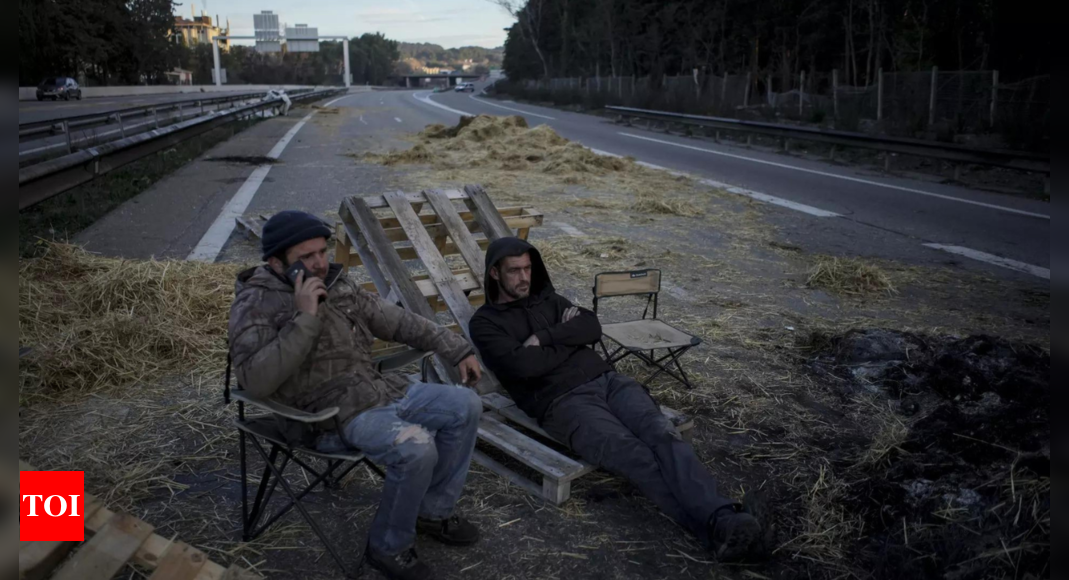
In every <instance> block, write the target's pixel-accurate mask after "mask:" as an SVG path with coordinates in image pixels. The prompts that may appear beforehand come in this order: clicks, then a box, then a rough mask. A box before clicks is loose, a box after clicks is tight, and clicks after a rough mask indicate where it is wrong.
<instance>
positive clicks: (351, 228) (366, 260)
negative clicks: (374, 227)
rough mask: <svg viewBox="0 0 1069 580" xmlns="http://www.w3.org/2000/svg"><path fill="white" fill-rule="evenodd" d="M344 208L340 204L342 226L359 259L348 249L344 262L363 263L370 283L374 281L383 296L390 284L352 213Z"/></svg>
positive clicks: (350, 263) (387, 291)
mask: <svg viewBox="0 0 1069 580" xmlns="http://www.w3.org/2000/svg"><path fill="white" fill-rule="evenodd" d="M344 210H345V207H344V206H342V211H341V212H340V213H342V214H343V217H342V228H343V229H345V231H346V233H347V234H348V235H347V236H346V237H347V238H348V241H349V245H350V247H354V246H355V250H356V255H357V256H359V259H354V258H353V254H352V251H350V252H349V257H348V259H347V260H346V263H347V264H348V265H349V266H353V265H359V264H363V265H364V268H366V269H367V274H368V276H370V277H371V281H372V283H374V284H375V288H377V289H378V291H379V294H381V295H383V296H385V295H386V294H388V293H389V288H390V285H389V284H388V283H387V281H386V275H385V274H384V273H383V272H382V269H381V268H379V263H378V261H377V260H376V259H375V256H374V255H373V253H372V251H371V249H370V248H369V247H368V244H367V238H365V237H364V236H362V235H360V231H359V227H358V226H357V224H356V221H355V220H354V219H353V217H352V214H348V213H346V212H345V211H344Z"/></svg>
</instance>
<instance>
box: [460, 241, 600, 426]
mask: <svg viewBox="0 0 1069 580" xmlns="http://www.w3.org/2000/svg"><path fill="white" fill-rule="evenodd" d="M527 253H529V254H530V256H531V292H530V296H528V297H527V298H524V299H522V300H517V301H515V302H509V303H506V304H498V303H497V302H498V298H499V288H498V285H497V282H496V281H495V280H494V279H493V278H491V277H490V269H491V268H493V267H494V266H496V265H497V264H498V262H500V261H501V260H503V259H504V258H508V257H517V256H522V255H523V254H527ZM485 280H486V297H487V300H486V305H484V306H483V307H482V308H480V309H479V310H478V312H476V313H475V316H473V317H472V319H471V325H470V330H471V338H472V341H473V342H474V343H475V347H476V348H478V349H479V352H480V354H482V358H483V363H485V364H486V366H487V367H488V368H489V369H490V370H492V371H493V372H494V374H496V375H497V377H498V379H500V381H501V384H502V385H503V386H504V387H505V389H507V390H508V392H509V394H510V395H512V398H513V400H515V401H516V404H517V405H519V407H520V408H521V409H523V411H524V412H525V413H527V414H528V415H530V416H532V417H534V418H536V419H538V420H539V421H541V420H542V419H543V417H544V416H545V413H546V411H547V410H548V409H549V407H550V405H551V404H552V403H553V401H555V400H556V399H558V398H560V397H561V396H563V395H565V394H567V393H568V392H570V391H571V390H572V389H575V388H576V387H579V386H581V385H584V384H586V383H589V382H590V381H593V380H594V379H596V378H598V377H600V376H601V375H603V374H605V373H607V372H609V371H611V370H612V368H611V367H610V366H609V365H608V364H607V363H606V362H605V361H604V360H602V358H601V356H599V355H598V354H597V352H595V351H594V349H592V348H591V345H593V344H596V343H597V342H598V340H600V339H601V323H600V322H598V317H597V316H596V315H595V314H594V313H593V312H591V311H589V310H586V309H580V312H581V313H580V315H579V316H577V317H575V318H573V319H572V320H570V321H569V322H568V323H567V324H562V323H561V320H562V319H563V317H564V313H565V311H567V310H568V309H569V308H572V307H573V306H574V305H573V304H572V303H571V302H569V301H568V300H567V299H565V298H562V297H561V296H558V295H557V293H556V291H555V290H554V289H553V283H552V282H551V281H550V279H549V273H548V272H547V271H546V266H545V264H544V263H543V262H542V255H541V254H539V253H538V250H536V249H534V247H532V246H531V245H530V244H528V243H527V242H525V241H523V240H520V239H518V238H502V239H500V240H497V241H495V242H494V243H493V244H490V248H489V249H488V250H487V252H486V278H485ZM532 334H533V335H536V336H538V341H539V342H540V343H541V346H537V347H524V346H523V343H524V342H525V341H526V340H527V339H528V338H530V336H531V335H532Z"/></svg>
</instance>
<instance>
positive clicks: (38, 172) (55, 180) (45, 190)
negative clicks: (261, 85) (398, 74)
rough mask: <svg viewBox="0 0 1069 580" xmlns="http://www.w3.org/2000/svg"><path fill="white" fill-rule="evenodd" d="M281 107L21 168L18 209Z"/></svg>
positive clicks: (270, 103) (228, 115) (179, 126)
mask: <svg viewBox="0 0 1069 580" xmlns="http://www.w3.org/2000/svg"><path fill="white" fill-rule="evenodd" d="M342 91H344V89H328V90H320V91H313V92H309V93H304V94H301V95H297V96H296V97H293V96H291V97H290V99H291V100H292V101H293V102H302V101H315V100H319V99H323V98H326V97H329V96H332V95H335V94H337V93H339V92H342ZM281 106H282V100H281V99H270V100H264V101H261V102H259V103H253V104H250V105H246V106H243V107H236V108H232V109H226V110H222V111H215V112H212V113H209V114H207V115H204V116H201V117H197V118H195V119H190V120H188V121H182V122H179V123H176V124H174V125H171V126H168V127H164V128H161V129H156V130H153V131H148V132H146V133H141V134H138V135H134V136H132V137H127V138H124V139H120V140H118V141H113V142H111V143H107V144H105V145H101V146H99V147H93V148H89V149H85V150H82V151H76V152H74V153H72V154H70V155H65V156H63V157H59V158H57V159H51V160H48V161H45V162H43V163H38V164H36V165H32V166H30V167H26V168H22V169H19V211H22V210H23V209H26V208H28V207H31V206H34V205H36V204H38V203H41V202H42V201H44V200H46V199H49V198H51V197H54V196H56V195H59V194H61V193H63V192H65V191H68V190H70V189H73V188H75V187H77V186H79V185H81V184H83V183H86V182H88V181H92V180H93V179H95V178H96V177H98V176H101V175H104V174H106V173H108V172H110V171H113V170H115V169H118V168H120V167H122V166H124V165H127V164H129V163H132V162H134V161H137V160H138V159H142V158H144V157H147V156H149V155H152V154H153V153H156V152H158V151H161V150H164V149H167V148H170V147H173V146H174V145H177V144H178V143H181V142H182V141H185V140H187V139H190V138H193V137H196V136H197V135H201V134H203V133H207V132H208V131H211V130H212V129H215V128H218V127H221V126H223V125H225V124H227V123H230V122H232V121H235V120H238V119H244V118H249V117H252V116H254V115H256V114H257V113H260V112H261V111H265V110H269V109H275V108H279V107H281Z"/></svg>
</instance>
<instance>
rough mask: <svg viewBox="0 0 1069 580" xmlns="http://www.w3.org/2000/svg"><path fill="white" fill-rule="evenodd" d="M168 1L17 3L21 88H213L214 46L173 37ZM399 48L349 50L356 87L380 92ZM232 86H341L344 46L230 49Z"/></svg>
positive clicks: (375, 45)
mask: <svg viewBox="0 0 1069 580" xmlns="http://www.w3.org/2000/svg"><path fill="white" fill-rule="evenodd" d="M175 6H176V3H175V2H174V1H173V0H19V14H18V18H19V39H18V42H19V85H20V86H34V85H36V84H37V83H39V82H41V80H43V79H45V78H49V77H54V76H71V77H75V78H80V79H83V80H85V81H86V83H87V84H89V85H98V86H106V85H155V84H166V83H167V82H168V80H167V77H166V75H165V73H166V72H167V71H170V70H173V69H175V68H181V69H185V70H190V71H192V72H193V82H194V84H211V83H212V68H213V66H214V62H213V57H212V46H211V45H210V44H196V45H193V46H186V45H185V44H183V43H182V42H181V41H180V40H179V39H178V38H176V37H174V36H173V28H174V23H175V15H174V8H175ZM398 47H399V43H398V42H397V41H394V40H390V39H388V38H386V37H385V36H383V35H382V34H364V35H363V36H361V37H359V38H354V39H352V40H351V41H350V43H349V53H350V54H349V56H350V66H351V69H352V73H353V82H354V83H356V84H365V83H367V84H375V85H379V84H384V83H385V82H386V79H387V77H389V76H390V75H391V74H392V73H393V70H394V65H395V63H396V62H397V61H398V60H399V59H400V56H401V55H400V52H399V48H398ZM221 61H222V66H223V68H225V69H227V80H228V82H229V83H230V84H307V85H320V84H335V85H337V84H341V83H342V82H343V78H342V73H343V71H344V60H343V55H342V43H340V42H324V43H322V44H321V45H320V52H318V53H288V54H260V53H258V52H256V50H255V49H253V48H252V47H245V46H231V47H230V50H229V51H225V52H223V53H222V54H221Z"/></svg>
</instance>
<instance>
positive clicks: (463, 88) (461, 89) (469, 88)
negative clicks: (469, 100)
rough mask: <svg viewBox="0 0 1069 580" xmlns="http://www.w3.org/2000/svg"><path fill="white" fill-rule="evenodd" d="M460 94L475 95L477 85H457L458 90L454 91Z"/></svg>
mask: <svg viewBox="0 0 1069 580" xmlns="http://www.w3.org/2000/svg"><path fill="white" fill-rule="evenodd" d="M453 90H455V91H456V92H458V93H474V92H475V83H461V84H459V85H457V88H456V89H453Z"/></svg>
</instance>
